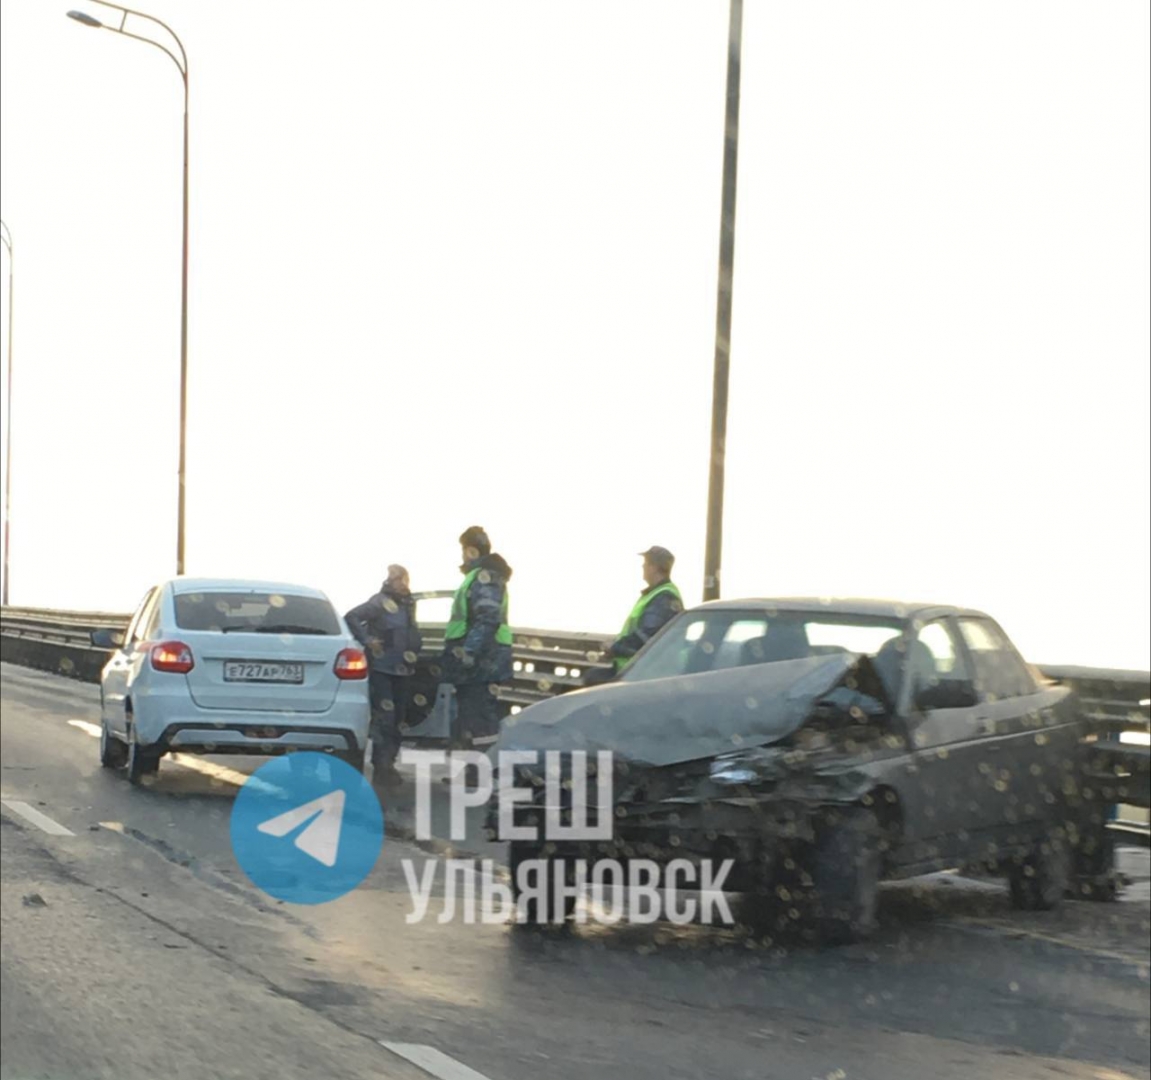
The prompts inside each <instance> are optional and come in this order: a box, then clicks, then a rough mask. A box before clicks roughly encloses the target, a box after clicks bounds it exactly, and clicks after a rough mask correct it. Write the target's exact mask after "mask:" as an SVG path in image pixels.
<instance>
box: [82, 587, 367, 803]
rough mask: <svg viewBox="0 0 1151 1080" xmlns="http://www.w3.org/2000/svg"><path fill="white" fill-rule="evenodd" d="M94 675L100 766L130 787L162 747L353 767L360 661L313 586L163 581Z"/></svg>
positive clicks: (362, 694)
mask: <svg viewBox="0 0 1151 1080" xmlns="http://www.w3.org/2000/svg"><path fill="white" fill-rule="evenodd" d="M92 644H93V645H95V646H96V647H97V648H103V649H109V650H114V651H113V653H112V656H111V658H110V659H109V661H108V663H107V665H106V666H105V667H104V670H103V671H102V672H101V675H100V702H101V709H100V712H101V719H100V762H101V764H102V765H104V766H105V767H106V768H109V769H112V768H124V769H125V770H126V772H127V774H128V779H129V780H130V781H131V782H132V783H133V784H138V783H139V782H140V780H141V778H142V777H144V776H145V775H147V774H149V773H155V772H156V770H157V769H158V768H159V766H160V758H161V757H163V756H164V754H165V753H167V752H168V751H169V750H172V751H179V752H180V753H192V754H265V755H266V754H281V753H286V752H290V751H293V750H314V751H319V752H321V753H323V752H327V753H333V754H335V755H336V756H338V757H340V758H342V759H343V760H344V761H347V762H348V763H350V764H352V765H353V766H355V767H356V768H357V769H361V770H362V768H363V766H364V760H365V752H366V748H367V742H368V723H369V718H370V713H371V710H370V706H369V702H368V661H367V658H366V657H365V655H364V653H363V651H362V650H361V648H360V647H359V645H358V644H357V642H356V641H355V639H354V638H353V637H352V635H351V633H350V632H349V631H348V628H347V625H346V624H345V623H344V620H343V619H342V618H341V617H340V615H339V613H338V612H337V611H336V609H335V608H334V607H333V606H332V602H331V601H330V600H329V599H328V598H327V597H326V596H325V595H324V594H323V593H322V592H319V591H317V590H316V589H309V588H306V587H304V586H300V585H285V584H279V583H272V582H261V581H230V580H224V579H202V578H201V579H197V578H174V579H173V580H171V581H167V582H165V583H164V584H162V585H157V586H156V587H155V588H153V589H150V590H149V591H148V593H147V595H146V596H145V597H144V599H143V600H142V601H141V602H140V606H139V607H138V608H137V609H136V613H135V614H134V615H133V616H132V621H131V622H130V623H129V624H128V628H127V629H126V630H124V631H120V630H97V631H94V632H93V634H92Z"/></svg>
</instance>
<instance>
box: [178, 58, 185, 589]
mask: <svg viewBox="0 0 1151 1080" xmlns="http://www.w3.org/2000/svg"><path fill="white" fill-rule="evenodd" d="M183 74H184V223H183V239H182V243H183V252H182V255H181V267H180V460H179V465H178V472H179V478H178V483H179V489H180V490H179V502H178V503H177V505H176V574H177V576H179V575H181V574H183V573H184V526H185V521H186V518H185V503H184V499H185V492H186V485H185V474H186V470H187V465H188V70H187V67H185V68H184V72H183Z"/></svg>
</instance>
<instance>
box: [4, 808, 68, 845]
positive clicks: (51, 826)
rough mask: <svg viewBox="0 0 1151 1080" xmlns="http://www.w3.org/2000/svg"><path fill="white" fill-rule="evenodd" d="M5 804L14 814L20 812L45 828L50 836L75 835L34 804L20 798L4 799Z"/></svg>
mask: <svg viewBox="0 0 1151 1080" xmlns="http://www.w3.org/2000/svg"><path fill="white" fill-rule="evenodd" d="M2 801H3V803H4V805H5V806H6V807H8V809H9V810H11V811H12V813H14V814H19V815H20V816H21V817H22V818H23V819H24V820H25V821H30V822H31V823H32V824H33V825H35V826H36V828H38V829H43V830H44V831H45V832H46V833H48V835H49V836H75V835H76V834H75V833H74V832H73V831H72V830H71V829H65V828H64V826H63V825H61V824H60V823H59V822H58V821H53V820H52V819H51V818H50V817H49V816H48V815H47V814H41V813H40V811H39V810H37V809H36V807H34V806H29V805H28V804H27V803H26V802H21V801H20V800H19V799H4V800H2Z"/></svg>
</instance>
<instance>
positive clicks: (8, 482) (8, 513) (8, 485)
mask: <svg viewBox="0 0 1151 1080" xmlns="http://www.w3.org/2000/svg"><path fill="white" fill-rule="evenodd" d="M0 240H2V241H3V243H4V246H5V247H6V248H7V249H8V375H7V390H6V395H7V397H6V401H5V411H4V584H3V586H2V587H0V604H3V605H4V606H5V607H7V606H8V569H9V566H10V565H11V560H10V559H9V558H8V545H9V544H10V543H11V541H12V322H13V319H14V317H15V316H14V311H15V309H14V308H13V306H12V301H13V299H14V297H15V295H16V294H15V292H13V288H12V283H13V280H14V279H15V277H16V249H15V248H13V246H12V231H11V230H10V229H9V228H8V226H7V225H5V224H4V222H3V221H0Z"/></svg>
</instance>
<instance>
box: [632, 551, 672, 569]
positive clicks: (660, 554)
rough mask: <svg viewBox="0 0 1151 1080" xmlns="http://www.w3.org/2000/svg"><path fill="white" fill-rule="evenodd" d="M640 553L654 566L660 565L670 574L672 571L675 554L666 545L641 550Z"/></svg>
mask: <svg viewBox="0 0 1151 1080" xmlns="http://www.w3.org/2000/svg"><path fill="white" fill-rule="evenodd" d="M640 554H641V555H642V556H643V557H644V558H645V559H647V560H648V561H649V562H650V563H651V564H652V565H653V566H658V567H659V568H660V569H661V570H666V571H667V572H668V573H669V574H670V573H671V568H672V567H673V566H674V565H675V556H674V555H673V554H672V553H671V552H670V551H668V550H667V548H665V547H658V546H657V547H649V548H648V549H647V551H641V552H640Z"/></svg>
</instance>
